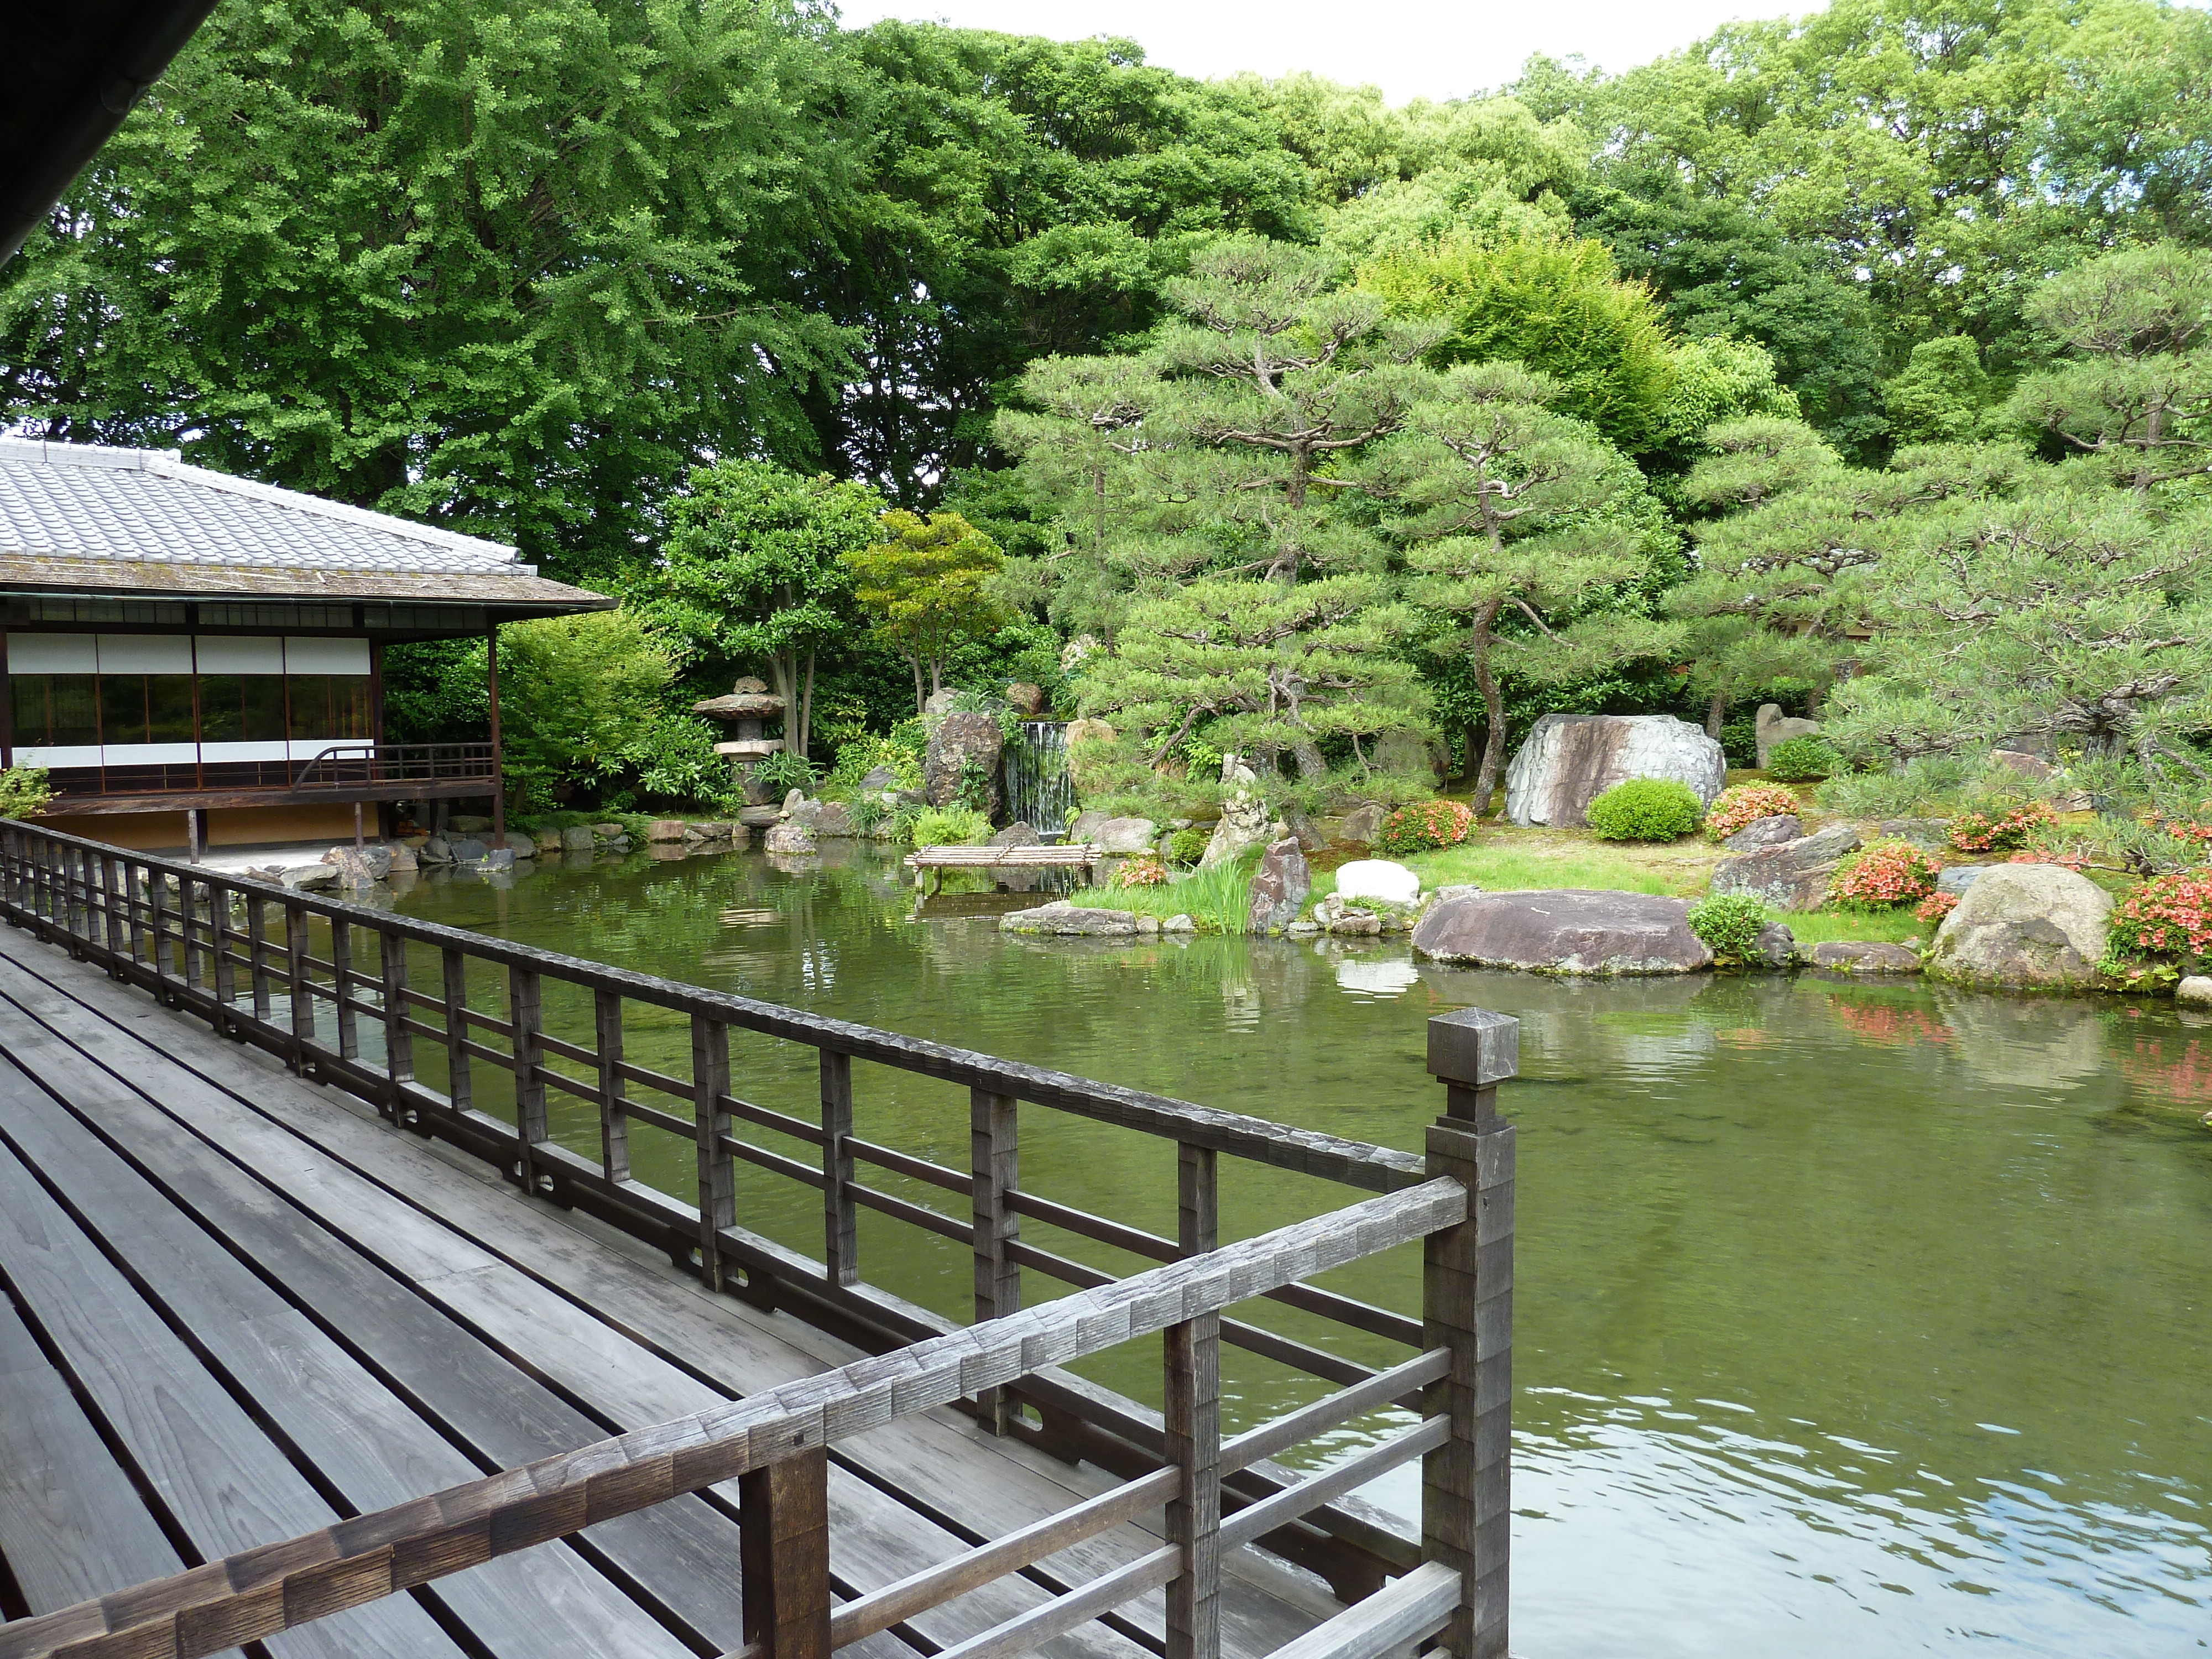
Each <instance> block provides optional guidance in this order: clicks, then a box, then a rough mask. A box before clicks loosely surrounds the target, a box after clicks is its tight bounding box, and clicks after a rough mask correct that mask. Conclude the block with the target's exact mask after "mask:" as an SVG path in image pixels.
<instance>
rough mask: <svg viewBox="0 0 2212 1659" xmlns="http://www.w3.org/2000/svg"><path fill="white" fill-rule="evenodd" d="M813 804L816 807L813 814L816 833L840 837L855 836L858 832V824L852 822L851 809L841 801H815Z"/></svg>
mask: <svg viewBox="0 0 2212 1659" xmlns="http://www.w3.org/2000/svg"><path fill="white" fill-rule="evenodd" d="M815 805H816V806H817V809H818V810H817V811H816V812H815V814H814V824H813V829H814V833H815V834H816V835H817V836H829V837H840V836H857V835H859V834H860V829H859V826H857V825H856V824H854V822H853V809H852V808H851V807H849V806H848V805H845V803H844V802H843V801H842V800H825V801H817V802H816V803H815Z"/></svg>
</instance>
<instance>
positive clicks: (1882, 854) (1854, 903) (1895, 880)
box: [1828, 841, 1943, 910]
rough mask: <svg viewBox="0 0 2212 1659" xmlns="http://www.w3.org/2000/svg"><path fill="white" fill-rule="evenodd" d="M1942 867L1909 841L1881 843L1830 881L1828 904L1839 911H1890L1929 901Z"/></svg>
mask: <svg viewBox="0 0 2212 1659" xmlns="http://www.w3.org/2000/svg"><path fill="white" fill-rule="evenodd" d="M1942 867H1943V866H1942V865H1941V864H1938V863H1937V862H1936V859H1935V855H1934V854H1929V853H1926V852H1923V850H1922V849H1920V848H1917V847H1915V846H1914V845H1913V844H1912V843H1911V842H1909V841H1878V842H1875V844H1874V845H1873V846H1871V847H1869V848H1867V849H1866V851H1865V852H1863V853H1861V854H1859V855H1858V856H1857V858H1855V859H1847V860H1844V863H1843V864H1842V866H1839V867H1838V869H1837V871H1836V873H1835V874H1834V875H1833V876H1832V877H1830V878H1828V902H1829V903H1831V904H1832V905H1835V906H1836V907H1837V908H1839V909H1846V910H1887V909H1893V908H1896V907H1897V906H1898V905H1900V904H1911V903H1912V902H1914V901H1916V900H1918V899H1923V898H1926V897H1927V896H1929V894H1930V893H1932V892H1934V891H1935V890H1936V874H1937V872H1940V871H1941V870H1942Z"/></svg>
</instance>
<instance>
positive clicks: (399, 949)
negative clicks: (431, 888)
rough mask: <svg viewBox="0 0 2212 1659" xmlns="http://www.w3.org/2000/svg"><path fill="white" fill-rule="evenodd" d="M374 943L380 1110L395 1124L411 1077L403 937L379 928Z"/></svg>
mask: <svg viewBox="0 0 2212 1659" xmlns="http://www.w3.org/2000/svg"><path fill="white" fill-rule="evenodd" d="M376 944H377V966H378V969H379V970H380V977H381V978H382V980H383V987H382V992H383V999H382V1000H383V1002H384V1079H385V1082H386V1085H387V1087H386V1092H385V1097H384V1113H385V1115H386V1117H388V1118H390V1119H391V1120H392V1121H393V1122H395V1123H397V1122H398V1121H399V1120H400V1114H401V1113H402V1111H403V1110H404V1104H403V1103H404V1101H405V1099H406V1097H407V1089H406V1085H408V1084H410V1083H412V1082H413V1081H414V1080H415V1034H414V1032H412V1031H410V1030H408V1029H407V937H406V935H405V934H404V933H386V932H381V931H380V932H379V933H378V934H377V936H376Z"/></svg>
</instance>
